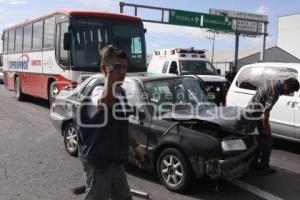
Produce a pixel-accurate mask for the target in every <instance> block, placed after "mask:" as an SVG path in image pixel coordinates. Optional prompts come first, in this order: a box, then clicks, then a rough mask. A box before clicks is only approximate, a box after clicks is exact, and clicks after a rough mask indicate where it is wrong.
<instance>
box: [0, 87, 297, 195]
mask: <svg viewBox="0 0 300 200" xmlns="http://www.w3.org/2000/svg"><path fill="white" fill-rule="evenodd" d="M0 136H1V137H0V199H1V200H21V199H22V200H23V199H24V200H38V199H41V200H70V199H74V200H77V199H78V200H79V199H81V198H82V195H74V194H72V192H71V190H70V189H71V188H73V187H76V186H79V185H82V184H83V183H84V180H83V176H82V166H81V164H80V162H79V161H78V159H77V158H73V157H71V156H69V155H68V154H67V153H66V152H65V150H64V145H63V140H62V137H61V135H59V133H57V132H56V130H55V129H54V127H53V125H52V122H51V120H50V116H49V108H48V104H47V102H46V101H43V100H41V99H36V98H33V99H30V101H25V102H17V101H16V100H15V98H14V93H13V92H10V91H8V90H6V89H5V88H4V86H3V85H0ZM271 164H272V165H273V166H274V167H275V168H276V169H277V170H278V171H277V174H275V175H261V174H257V173H253V172H251V173H250V172H249V173H247V174H246V175H245V176H244V177H242V178H240V179H239V180H233V181H232V182H227V181H221V182H220V188H219V191H218V192H216V191H215V190H214V189H215V187H214V186H215V182H214V181H212V180H209V179H201V180H199V181H197V182H196V183H195V185H194V186H193V188H191V189H190V191H188V192H187V193H184V194H176V193H173V192H170V191H168V190H167V189H165V188H164V187H163V186H162V185H161V184H160V183H159V181H158V179H157V177H156V176H155V175H153V174H151V173H149V172H145V171H142V170H140V169H138V168H135V167H133V166H127V167H126V171H127V175H128V180H129V184H130V187H131V188H132V189H137V190H141V191H145V192H148V193H149V194H150V197H151V199H154V200H169V199H171V200H192V199H245V200H248V199H249V200H256V199H295V200H296V199H299V194H300V144H297V143H293V142H287V141H283V140H275V143H274V151H273V155H272V160H271ZM135 199H138V198H135Z"/></svg>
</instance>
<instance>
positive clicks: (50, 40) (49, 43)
mask: <svg viewBox="0 0 300 200" xmlns="http://www.w3.org/2000/svg"><path fill="white" fill-rule="evenodd" d="M54 30H55V17H51V18H49V19H46V20H45V25H44V47H43V48H44V49H50V48H53V47H54Z"/></svg>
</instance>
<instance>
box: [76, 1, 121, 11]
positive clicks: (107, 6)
mask: <svg viewBox="0 0 300 200" xmlns="http://www.w3.org/2000/svg"><path fill="white" fill-rule="evenodd" d="M76 1H77V2H79V3H80V4H82V5H83V6H85V7H89V8H91V7H92V8H93V9H95V10H99V11H116V10H118V6H119V1H116V0H76ZM72 2H73V0H72Z"/></svg>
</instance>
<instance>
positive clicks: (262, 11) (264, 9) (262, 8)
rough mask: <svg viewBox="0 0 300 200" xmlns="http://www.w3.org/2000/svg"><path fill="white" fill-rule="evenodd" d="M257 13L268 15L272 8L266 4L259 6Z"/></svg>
mask: <svg viewBox="0 0 300 200" xmlns="http://www.w3.org/2000/svg"><path fill="white" fill-rule="evenodd" d="M255 13H257V14H262V15H268V14H269V13H270V8H268V7H266V6H259V7H258V8H256V9H255Z"/></svg>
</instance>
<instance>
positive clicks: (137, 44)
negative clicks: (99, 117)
mask: <svg viewBox="0 0 300 200" xmlns="http://www.w3.org/2000/svg"><path fill="white" fill-rule="evenodd" d="M144 33H145V29H144V27H143V23H142V21H141V19H139V18H137V17H133V16H126V15H123V14H113V13H101V12H94V11H79V10H58V11H55V12H53V13H50V14H47V15H45V16H42V17H38V18H36V19H32V20H26V21H25V22H23V23H20V24H17V25H14V26H12V27H9V28H6V29H5V30H4V31H3V34H2V37H1V39H2V40H3V72H4V73H3V74H4V75H3V76H4V77H3V80H4V84H5V86H6V88H7V89H9V90H14V91H15V93H16V98H17V99H18V100H22V98H23V97H24V95H31V96H35V97H40V98H44V99H48V100H49V101H50V102H51V101H52V100H53V97H54V96H55V95H56V94H57V93H58V91H59V90H61V89H62V88H63V87H65V86H67V85H70V84H71V85H76V84H77V83H79V82H81V81H82V80H84V79H85V78H87V77H88V76H90V75H91V74H93V73H97V72H99V70H100V69H99V62H100V57H99V51H98V49H99V47H101V46H104V45H106V44H114V45H116V46H118V47H120V48H121V49H123V50H124V51H125V52H126V54H127V56H128V63H129V67H128V72H145V71H146V48H145V38H144Z"/></svg>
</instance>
